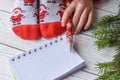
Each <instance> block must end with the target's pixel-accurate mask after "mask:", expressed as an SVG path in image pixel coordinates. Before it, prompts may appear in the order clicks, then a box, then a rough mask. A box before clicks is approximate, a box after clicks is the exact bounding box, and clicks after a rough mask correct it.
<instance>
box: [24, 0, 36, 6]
mask: <svg viewBox="0 0 120 80" xmlns="http://www.w3.org/2000/svg"><path fill="white" fill-rule="evenodd" d="M34 2H35V0H24V3H25V4H24V5H25V6H28V5H30V6H33V3H34Z"/></svg>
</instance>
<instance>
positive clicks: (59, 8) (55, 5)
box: [39, 0, 66, 38]
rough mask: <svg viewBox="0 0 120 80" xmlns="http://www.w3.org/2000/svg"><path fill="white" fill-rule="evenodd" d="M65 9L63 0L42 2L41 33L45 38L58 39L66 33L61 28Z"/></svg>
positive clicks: (40, 7)
mask: <svg viewBox="0 0 120 80" xmlns="http://www.w3.org/2000/svg"><path fill="white" fill-rule="evenodd" d="M65 8H66V6H65V5H64V2H63V0H40V5H39V10H40V11H39V21H40V31H41V35H42V36H43V37H44V38H52V37H56V36H58V35H60V34H62V33H63V32H64V31H65V27H62V26H61V18H62V16H63V13H64V10H65Z"/></svg>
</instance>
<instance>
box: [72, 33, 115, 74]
mask: <svg viewBox="0 0 120 80" xmlns="http://www.w3.org/2000/svg"><path fill="white" fill-rule="evenodd" d="M74 39H75V42H74V45H75V49H76V50H77V52H78V53H79V54H80V55H81V57H82V58H83V59H84V60H85V62H86V68H85V70H86V71H88V72H91V73H94V74H97V71H96V70H97V69H96V68H95V67H96V66H95V64H97V63H98V62H105V61H111V60H112V56H113V55H114V53H115V51H114V50H113V49H112V48H106V49H104V50H99V51H98V49H97V47H96V46H95V44H94V41H95V39H94V38H92V37H88V36H85V35H78V36H76V37H75V38H74Z"/></svg>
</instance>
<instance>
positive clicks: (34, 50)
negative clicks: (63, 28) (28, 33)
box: [11, 36, 63, 62]
mask: <svg viewBox="0 0 120 80" xmlns="http://www.w3.org/2000/svg"><path fill="white" fill-rule="evenodd" d="M62 40H63V37H62V36H61V37H59V38H56V39H54V40H52V41H50V42H49V43H47V44H44V45H43V46H40V47H38V48H35V49H33V50H29V51H28V52H25V53H23V54H20V55H18V56H16V57H14V58H12V59H11V61H12V62H14V61H15V60H19V59H21V58H22V57H26V56H27V55H31V54H32V51H33V52H37V51H38V50H42V48H43V47H48V45H50V46H51V45H53V43H57V42H59V41H62Z"/></svg>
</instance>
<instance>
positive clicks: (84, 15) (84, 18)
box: [74, 9, 89, 34]
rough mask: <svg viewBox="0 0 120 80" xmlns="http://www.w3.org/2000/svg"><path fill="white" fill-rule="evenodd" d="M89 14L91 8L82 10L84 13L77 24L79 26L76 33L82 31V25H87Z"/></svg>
mask: <svg viewBox="0 0 120 80" xmlns="http://www.w3.org/2000/svg"><path fill="white" fill-rule="evenodd" d="M88 14H89V10H87V9H85V10H84V11H83V12H82V14H81V16H80V18H79V22H78V25H77V27H76V29H75V32H74V34H78V33H79V32H80V31H81V29H82V27H83V26H84V25H85V23H86V21H87V18H88Z"/></svg>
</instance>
